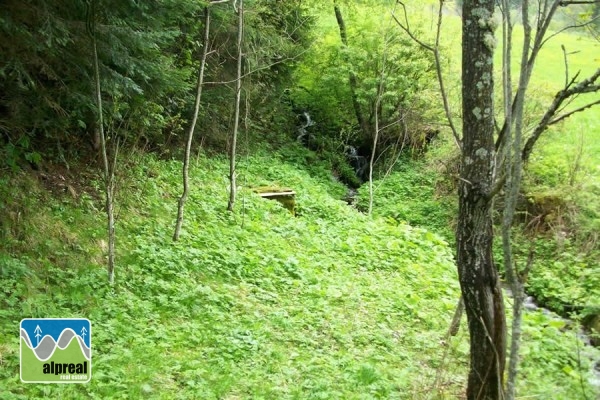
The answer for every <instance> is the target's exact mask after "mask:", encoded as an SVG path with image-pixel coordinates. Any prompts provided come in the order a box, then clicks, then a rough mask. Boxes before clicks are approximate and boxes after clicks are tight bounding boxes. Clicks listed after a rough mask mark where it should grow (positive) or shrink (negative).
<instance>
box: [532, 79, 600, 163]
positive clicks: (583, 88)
mask: <svg viewBox="0 0 600 400" xmlns="http://www.w3.org/2000/svg"><path fill="white" fill-rule="evenodd" d="M598 78H600V68H598V69H597V70H596V72H594V73H593V74H592V75H591V76H590V77H589V78H587V79H584V80H582V81H581V82H579V83H578V84H576V85H574V86H573V84H574V80H575V78H573V79H572V80H571V81H570V82H569V84H568V85H567V86H566V87H565V88H564V89H563V90H561V91H559V92H558V93H556V95H555V96H554V100H553V101H552V104H551V105H550V107H549V108H548V110H547V111H546V113H545V114H544V116H543V117H542V119H541V120H540V122H539V123H538V124H537V126H536V127H535V129H534V130H533V133H532V135H531V137H530V138H529V139H528V140H527V142H526V143H525V147H524V148H523V152H522V153H521V158H522V160H523V162H524V163H526V162H527V161H528V160H529V156H530V155H531V152H532V150H533V146H534V145H535V143H536V142H537V140H538V139H539V137H540V135H541V134H542V133H543V132H544V131H545V130H546V129H547V128H548V127H549V126H550V125H551V122H552V123H553V124H555V123H557V122H559V121H561V120H563V119H565V118H567V117H569V116H570V115H573V114H574V113H575V112H579V111H582V110H584V109H586V108H588V107H586V106H584V107H583V108H582V107H580V108H581V109H577V110H573V111H572V112H569V113H567V114H565V115H563V116H560V117H557V118H554V116H555V115H556V112H557V110H558V109H559V108H560V107H561V105H562V103H563V102H564V101H565V100H567V99H568V98H570V97H572V96H575V95H578V94H581V93H593V92H598V91H600V85H597V84H596V81H597V80H598ZM599 102H600V100H599V101H596V102H593V103H590V104H589V105H588V106H589V107H591V106H593V105H595V104H597V103H599Z"/></svg>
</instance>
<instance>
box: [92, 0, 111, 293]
mask: <svg viewBox="0 0 600 400" xmlns="http://www.w3.org/2000/svg"><path fill="white" fill-rule="evenodd" d="M89 7H90V8H91V9H88V21H87V23H88V30H89V34H90V35H91V37H92V51H93V59H94V60H93V61H94V81H95V86H96V104H97V107H98V108H97V109H98V131H99V134H100V151H101V152H102V163H103V167H104V171H103V172H104V173H103V175H104V176H103V177H104V194H105V199H106V201H105V206H106V219H107V221H106V229H107V233H108V267H107V269H108V282H109V283H110V284H113V283H114V281H115V217H114V188H115V185H114V181H115V177H114V170H115V167H116V158H117V154H116V152H115V154H114V155H113V157H114V159H113V164H112V167H111V165H110V164H109V162H108V150H107V148H106V134H105V133H104V117H103V115H102V91H101V88H100V67H99V63H98V48H97V46H96V23H95V19H96V1H95V0H92V1H91V4H90V5H89Z"/></svg>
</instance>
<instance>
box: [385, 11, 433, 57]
mask: <svg viewBox="0 0 600 400" xmlns="http://www.w3.org/2000/svg"><path fill="white" fill-rule="evenodd" d="M397 3H398V4H400V6H401V7H402V10H403V12H404V24H403V23H402V22H400V21H399V20H398V18H396V15H395V14H394V13H392V18H394V21H396V23H397V24H398V26H399V27H400V29H402V30H403V31H404V32H406V34H408V36H410V38H411V39H412V40H414V41H415V42H416V43H417V44H418V45H419V46H421V47H423V48H424V49H427V50H429V51H431V52H433V51H434V50H433V47H432V46H431V45H428V44H426V43H425V42H423V41H422V40H420V39H419V38H417V37H416V36H415V35H414V33H413V32H412V30H411V29H410V25H409V24H408V14H407V12H406V6H405V5H404V3H403V2H401V1H398V2H397Z"/></svg>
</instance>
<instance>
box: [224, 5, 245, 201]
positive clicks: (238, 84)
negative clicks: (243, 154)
mask: <svg viewBox="0 0 600 400" xmlns="http://www.w3.org/2000/svg"><path fill="white" fill-rule="evenodd" d="M237 7H238V9H237V14H238V26H237V29H238V31H237V50H238V57H237V78H236V80H235V113H234V116H233V132H232V133H231V144H230V148H229V201H228V203H227V210H228V211H233V206H234V204H235V196H236V193H237V187H236V179H235V178H236V177H235V174H236V171H235V157H236V147H237V136H238V127H239V123H240V99H241V95H242V59H243V56H244V53H243V52H242V38H243V36H244V0H240V2H239V4H238V6H237Z"/></svg>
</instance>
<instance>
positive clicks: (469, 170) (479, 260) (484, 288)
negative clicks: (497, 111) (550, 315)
mask: <svg viewBox="0 0 600 400" xmlns="http://www.w3.org/2000/svg"><path fill="white" fill-rule="evenodd" d="M494 3H495V2H494V0H480V1H474V0H469V1H465V2H464V5H463V28H462V33H463V41H462V99H463V153H462V160H461V173H460V183H459V215H458V226H457V231H456V239H457V262H458V274H459V280H460V285H461V292H462V296H463V299H464V303H465V311H466V314H467V320H468V326H469V334H470V350H471V366H470V371H469V380H468V388H467V398H468V399H472V400H475V399H500V398H501V396H502V392H503V374H504V366H505V353H506V320H505V315H504V304H503V299H502V290H501V287H500V281H499V279H498V273H497V271H496V267H495V265H494V262H493V257H492V242H493V230H492V197H493V196H492V188H493V182H494V159H495V156H494V153H495V152H494V148H495V146H494V136H493V135H494V114H493V110H494V103H493V98H494V80H493V57H494V45H495V38H494V21H493V12H494Z"/></svg>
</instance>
